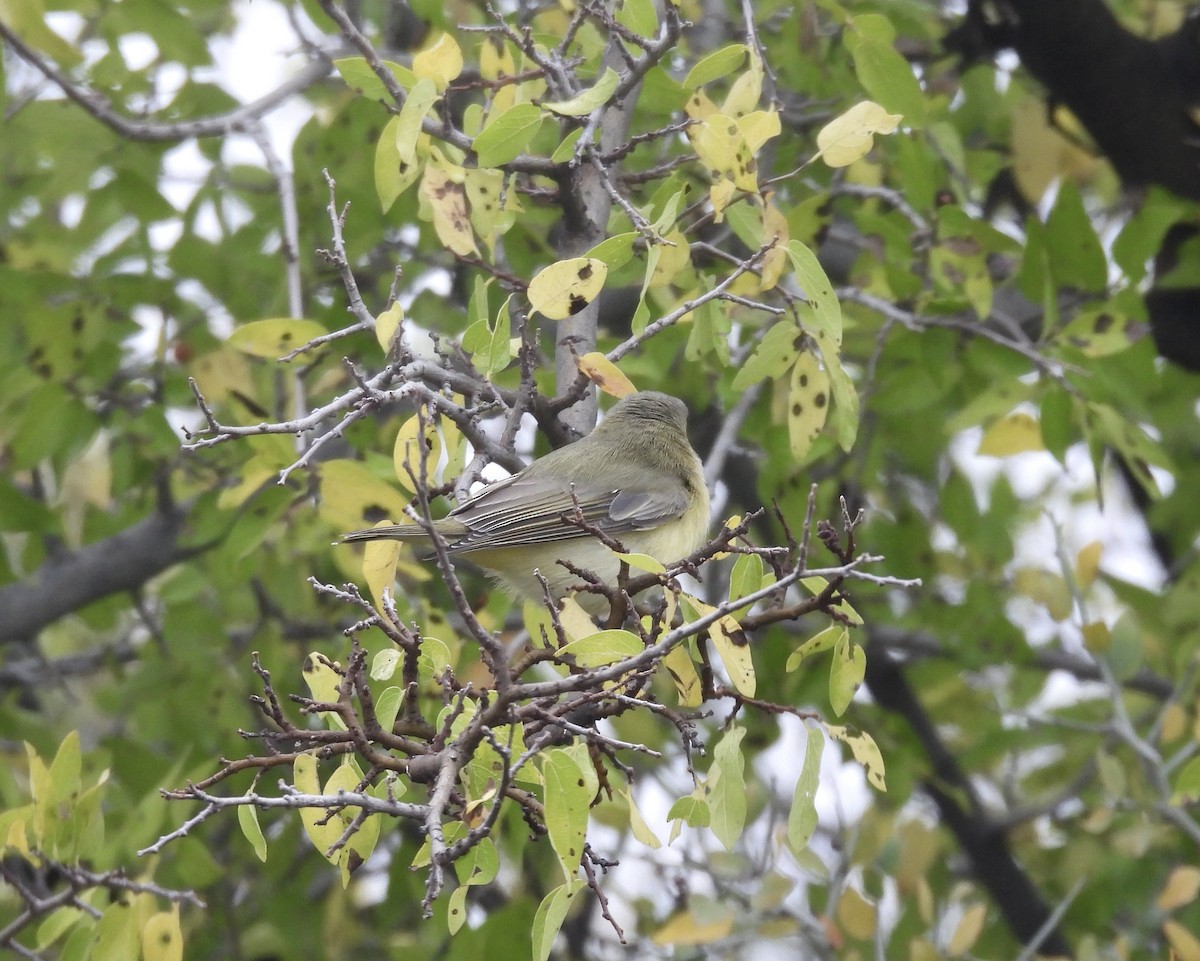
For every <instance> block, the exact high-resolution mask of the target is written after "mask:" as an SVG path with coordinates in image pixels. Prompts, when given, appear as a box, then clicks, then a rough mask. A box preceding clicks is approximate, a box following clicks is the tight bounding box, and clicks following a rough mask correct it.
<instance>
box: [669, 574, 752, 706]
mask: <svg viewBox="0 0 1200 961" xmlns="http://www.w3.org/2000/svg"><path fill="white" fill-rule="evenodd" d="M681 600H682V602H683V604H684V605H685V606H686V607H687V608H689V609H690V611H691V616H692V618H694V619H698V618H701V617H707V616H708V615H709V614H711V613H712V612H713V611H714V610H715V608H713V607H711V606H710V605H708V604H705V603H704V602H703V601H699V600H697V599H696V598H694V597H692V596H691V595H690V594H685V595H683V597H682V598H681ZM708 636H709V639H710V640H711V641H712V643H713V647H714V648H716V651H717V654H718V655H719V656H720V658H721V663H722V664H723V665H725V671H726V673H727V674H728V675H729V680H730V682H731V683H732V684H733V686H734V687H735V688H736V689H737V690H738V691H739V692H740V693H742V694H745V695H746V696H747V697H753V696H754V692H755V690H756V686H757V685H756V679H755V676H754V660H753V658H752V657H751V654H750V641H749V639H748V638H747V637H746V635H745V633H743V631H742V628H741V625H740V624H738V622H737V620H736V619H735V618H734V617H733V616H732V615H730V614H726V615H725V616H724V617H721V618H719V619H718V620H716V621H714V622H713V623H712V624H710V625H709V627H708Z"/></svg>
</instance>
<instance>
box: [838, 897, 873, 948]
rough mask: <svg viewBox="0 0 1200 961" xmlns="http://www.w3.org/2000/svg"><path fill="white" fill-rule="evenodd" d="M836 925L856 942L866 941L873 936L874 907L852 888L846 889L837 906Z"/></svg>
mask: <svg viewBox="0 0 1200 961" xmlns="http://www.w3.org/2000/svg"><path fill="white" fill-rule="evenodd" d="M837 919H838V925H839V926H840V927H841V929H842V930H843V931H845V932H846V934H848V935H849V936H850V937H852V938H854V939H855V940H856V941H866V940H868V939H869V938H871V937H872V936H873V935H874V934H875V922H876V916H875V905H873V904H872V903H871V902H870V901H868V900H867V899H866V898H864V897H863V896H862V895H861V894H859V893H858V891H857V890H855V889H854V888H850V887H848V888H846V889H845V890H844V891H843V892H842V896H841V897H840V898H839V899H838V904H837Z"/></svg>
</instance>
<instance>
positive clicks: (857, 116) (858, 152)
mask: <svg viewBox="0 0 1200 961" xmlns="http://www.w3.org/2000/svg"><path fill="white" fill-rule="evenodd" d="M900 120H901V116H900V114H898V113H888V112H887V111H886V110H884V109H883V107H881V106H879V104H877V103H875V102H874V101H871V100H864V101H863V102H862V103H858V104H855V105H854V106H853V107H851V108H850V109H849V110H847V111H846V112H845V113H844V114H842V115H841V116H840V117H835V118H834V119H833V120H831V121H829V123H827V124H826V125H825V126H824V127H822V128H821V129H820V131H819V132H818V133H817V149H818V151H819V153H818V156H819V157H820V158H821V159H822V160H824V161H825V163H827V164H828V165H829V166H830V167H848V166H849V165H850V164H852V163H854V161H856V160H861V159H862V158H863V157H865V156H866V155H867V153H868V152H869V151H870V149H871V148H872V147H873V146H874V145H875V134H888V133H894V132H895V131H896V128H897V127H898V126H899V125H900Z"/></svg>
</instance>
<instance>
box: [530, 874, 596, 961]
mask: <svg viewBox="0 0 1200 961" xmlns="http://www.w3.org/2000/svg"><path fill="white" fill-rule="evenodd" d="M585 884H586V882H585V881H583V880H582V879H581V878H572V879H571V880H569V881H567V882H566V883H565V884H560V885H559V886H558V887H556V888H555V889H554V890H553V891H551V892H550V893H549V894H547V895H546V896H545V897H544V898H542V903H541V904H539V905H538V909H537V913H536V914H535V915H534V916H533V928H532V933H533V959H534V961H546V959H547V958H549V957H550V952H551V950H552V949H553V948H554V939H555V938H557V937H558V931H559V929H560V928H561V927H562V923H563V921H564V920H565V919H566V917H567V911H568V910H570V907H571V901H572V900H573V899H574V897H575V895H576V894H578V893H579V892H580V891H581V890H582V889H583V888H584V886H585Z"/></svg>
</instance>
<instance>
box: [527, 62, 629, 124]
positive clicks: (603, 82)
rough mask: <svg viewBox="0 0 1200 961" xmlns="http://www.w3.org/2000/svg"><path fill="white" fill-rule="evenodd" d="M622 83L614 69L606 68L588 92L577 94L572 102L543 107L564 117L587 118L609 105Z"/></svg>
mask: <svg viewBox="0 0 1200 961" xmlns="http://www.w3.org/2000/svg"><path fill="white" fill-rule="evenodd" d="M620 82H621V78H620V76H618V74H617V72H616V71H615V70H613V68H612V67H605V68H604V73H603V74H602V75H601V76H600V79H599V80H597V81H596V82H595V83H594V84H593V85H592V86H590V87H588V89H587V90H584V91H583V92H581V93H579V94H576V95H575V96H574V97H572V98H571V99H570V100H556V101H553V102H551V103H543V104H542V107H543V108H545V109H546V110H549V111H551V112H552V113H556V114H559V115H560V116H563V117H586V116H587V115H588V114H589V113H591V112H592V111H593V110H597V109H598V108H600V107H603V106H604V105H605V104H606V103H608V99H609V97H611V96H612V95H613V91H614V90H616V89H617V84H618V83H620Z"/></svg>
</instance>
